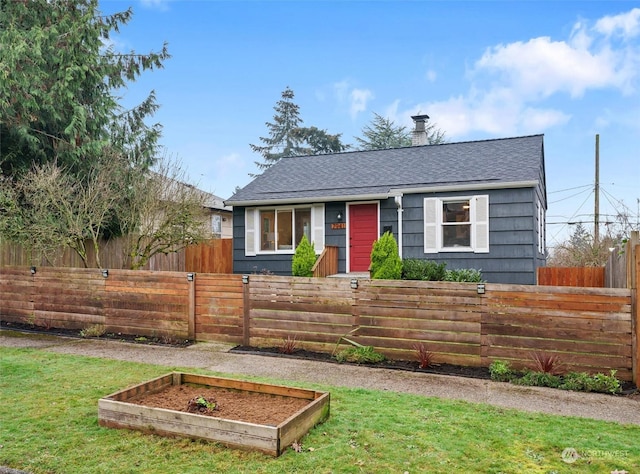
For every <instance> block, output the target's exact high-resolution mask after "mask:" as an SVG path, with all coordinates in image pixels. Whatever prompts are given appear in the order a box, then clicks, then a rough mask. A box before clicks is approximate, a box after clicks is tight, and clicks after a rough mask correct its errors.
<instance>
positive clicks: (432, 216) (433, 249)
mask: <svg viewBox="0 0 640 474" xmlns="http://www.w3.org/2000/svg"><path fill="white" fill-rule="evenodd" d="M424 252H425V253H439V252H474V253H487V252H489V196H486V195H481V196H470V197H455V198H453V197H452V198H425V200H424Z"/></svg>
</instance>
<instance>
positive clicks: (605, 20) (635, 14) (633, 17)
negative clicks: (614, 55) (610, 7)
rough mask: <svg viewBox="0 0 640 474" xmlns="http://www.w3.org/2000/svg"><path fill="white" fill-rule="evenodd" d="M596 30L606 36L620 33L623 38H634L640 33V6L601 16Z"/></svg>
mask: <svg viewBox="0 0 640 474" xmlns="http://www.w3.org/2000/svg"><path fill="white" fill-rule="evenodd" d="M594 30H595V31H597V32H598V33H600V34H603V35H605V36H612V35H615V34H616V33H619V34H620V35H621V36H622V37H623V38H633V37H636V36H638V35H640V8H634V9H633V10H631V11H629V12H627V13H621V14H619V15H613V16H605V17H602V18H600V19H599V20H598V21H597V22H596V24H595V26H594Z"/></svg>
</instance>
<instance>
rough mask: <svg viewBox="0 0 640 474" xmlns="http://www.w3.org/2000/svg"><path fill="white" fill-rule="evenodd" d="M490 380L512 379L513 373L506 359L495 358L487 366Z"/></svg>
mask: <svg viewBox="0 0 640 474" xmlns="http://www.w3.org/2000/svg"><path fill="white" fill-rule="evenodd" d="M489 374H490V375H491V380H495V381H496V382H510V381H511V380H513V379H514V377H515V373H514V371H513V369H512V368H511V364H510V363H509V362H508V361H503V360H495V361H493V362H492V363H491V365H490V366H489Z"/></svg>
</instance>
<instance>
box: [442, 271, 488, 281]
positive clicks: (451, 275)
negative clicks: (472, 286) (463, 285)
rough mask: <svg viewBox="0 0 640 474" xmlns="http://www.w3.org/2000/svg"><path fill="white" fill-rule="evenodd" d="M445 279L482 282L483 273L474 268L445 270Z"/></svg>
mask: <svg viewBox="0 0 640 474" xmlns="http://www.w3.org/2000/svg"><path fill="white" fill-rule="evenodd" d="M444 281H457V282H468V283H480V282H482V281H483V280H482V273H480V270H476V269H474V268H460V269H458V270H447V271H446V272H445V276H444Z"/></svg>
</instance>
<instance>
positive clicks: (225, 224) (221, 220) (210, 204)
mask: <svg viewBox="0 0 640 474" xmlns="http://www.w3.org/2000/svg"><path fill="white" fill-rule="evenodd" d="M152 175H153V176H155V177H156V178H157V179H160V180H162V181H163V193H164V194H165V196H164V197H163V199H164V200H165V201H166V200H171V199H172V198H173V196H174V195H185V194H187V195H188V194H190V193H195V195H197V196H198V199H199V200H200V199H201V200H202V203H203V206H204V208H205V209H206V211H205V212H206V215H207V220H208V222H207V227H208V229H209V230H210V231H211V237H213V238H221V239H230V238H232V236H233V212H232V208H231V207H230V206H227V205H226V204H225V203H224V200H223V199H222V198H221V197H219V196H216V195H215V194H211V193H209V192H207V191H203V190H202V189H200V188H197V187H196V186H194V185H192V184H188V183H185V182H183V181H180V180H176V179H173V178H167V177H163V176H161V175H159V174H158V173H153V172H152Z"/></svg>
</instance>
